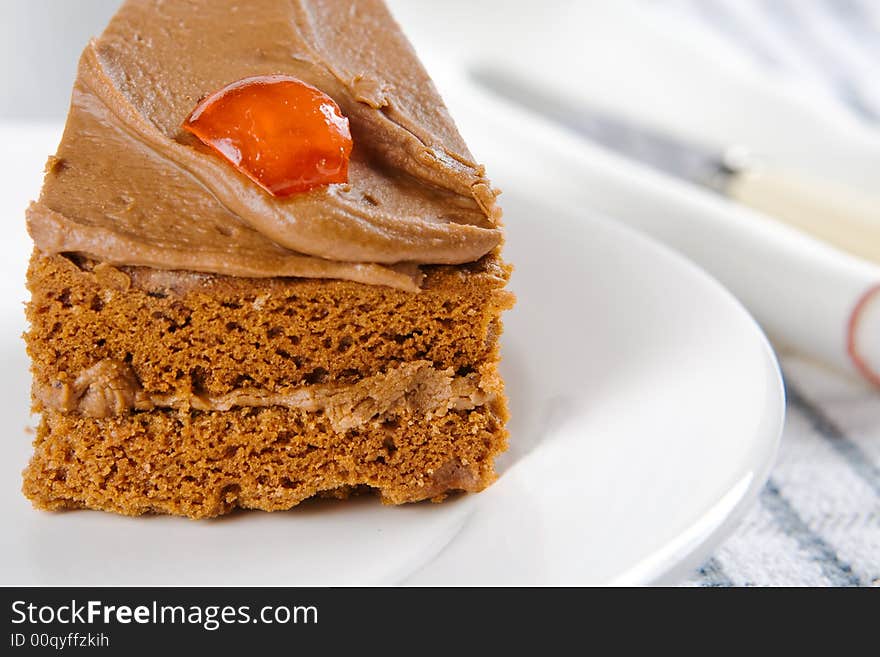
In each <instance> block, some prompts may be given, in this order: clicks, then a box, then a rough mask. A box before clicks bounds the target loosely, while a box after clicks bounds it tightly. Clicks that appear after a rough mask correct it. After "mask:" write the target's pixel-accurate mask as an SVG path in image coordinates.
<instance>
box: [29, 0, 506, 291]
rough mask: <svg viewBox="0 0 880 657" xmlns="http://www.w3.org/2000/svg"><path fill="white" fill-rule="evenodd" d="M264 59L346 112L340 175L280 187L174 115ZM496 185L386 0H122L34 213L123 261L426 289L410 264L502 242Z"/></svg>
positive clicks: (61, 241)
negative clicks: (206, 143) (259, 179)
mask: <svg viewBox="0 0 880 657" xmlns="http://www.w3.org/2000/svg"><path fill="white" fill-rule="evenodd" d="M270 74H285V75H292V76H295V77H297V78H299V79H301V80H303V81H305V82H307V83H309V84H312V85H314V86H316V87H318V88H319V89H321V90H322V91H324V92H325V93H327V94H328V95H329V96H331V97H332V98H333V99H334V100H335V101H336V103H337V104H338V105H339V106H340V108H341V109H342V111H343V113H344V114H345V115H346V116H347V117H348V118H349V120H350V123H351V130H352V137H353V139H354V152H353V154H352V160H351V163H350V169H349V182H348V183H347V184H335V185H329V186H325V187H322V188H318V189H315V190H312V191H310V192H307V193H303V194H297V195H294V196H292V197H289V198H285V199H280V198H276V197H273V196H271V195H270V194H268V193H267V192H265V191H263V190H262V189H260V188H259V187H258V186H257V185H256V184H254V183H253V182H251V181H250V180H248V179H247V178H246V177H245V176H243V175H242V174H240V173H239V172H237V171H236V170H235V169H234V168H233V167H231V166H229V165H228V164H227V163H226V162H224V161H223V160H222V159H221V158H219V157H218V156H217V155H215V154H214V153H212V152H210V151H209V150H207V149H206V148H204V147H203V146H201V144H199V143H198V142H197V141H196V140H195V138H194V137H192V136H191V135H189V134H187V133H186V132H185V131H183V130H182V128H181V124H182V122H183V121H184V119H185V118H186V116H187V115H188V114H189V112H190V111H191V110H192V109H193V107H195V105H196V104H197V102H198V101H199V99H200V98H202V97H204V96H205V95H207V94H209V93H211V92H213V91H216V90H217V89H220V88H222V87H224V86H225V85H227V84H228V83H230V82H233V81H235V80H238V79H241V78H245V77H248V76H254V75H270ZM496 196H497V192H495V191H494V190H493V189H492V187H491V185H490V183H489V181H488V180H487V179H486V177H485V173H484V170H483V168H482V167H481V166H478V165H477V164H475V163H474V162H473V159H472V157H471V155H470V153H469V152H468V149H467V146H466V145H465V143H464V141H463V140H462V138H461V136H460V135H459V134H458V131H457V130H456V128H455V125H454V123H453V122H452V120H451V118H450V117H449V114H448V112H447V110H446V108H445V107H444V105H443V102H442V100H441V99H440V97H439V95H438V94H437V92H436V90H435V89H434V86H433V84H432V82H431V80H430V78H429V77H428V75H427V73H426V72H425V70H424V69H423V67H422V66H421V64H420V63H419V61H418V59H417V58H416V56H415V53H414V52H413V50H412V48H411V46H410V45H409V43H408V42H407V41H406V38H405V37H404V36H403V34H402V33H401V31H400V29H399V28H398V27H397V25H396V23H395V22H394V21H393V19H392V18H391V16H390V14H389V13H388V11H387V9H386V8H385V6H384V4H383V3H382V2H381V1H380V0H344V1H343V0H249V1H248V2H239V1H238V0H188V1H184V0H128V2H126V3H125V4H124V5H123V7H122V9H121V10H120V11H119V12H118V14H117V15H116V16H115V17H114V19H113V20H112V22H111V23H110V25H109V27H108V28H107V30H106V31H105V32H104V34H103V35H102V36H101V38H100V39H98V40H96V41H93V42H92V43H90V44H89V46H88V47H87V48H86V50H85V52H84V53H83V56H82V59H81V60H80V66H79V74H78V78H77V82H76V85H75V87H74V92H73V98H72V105H71V111H70V114H69V117H68V123H67V127H66V130H65V133H64V137H63V139H62V142H61V145H60V146H59V149H58V153H57V155H56V156H54V157H53V158H51V159H50V162H49V166H48V167H47V175H46V181H45V185H44V188H43V193H42V195H41V198H40V200H39V202H37V203H35V204H32V206H31V208H30V209H29V211H28V228H29V231H30V233H31V236H32V237H33V239H34V241H35V243H36V245H37V247H38V248H39V249H40V250H41V251H44V252H47V253H59V252H75V253H80V254H83V255H87V256H89V257H92V258H95V259H98V260H102V261H104V262H107V263H109V264H114V265H144V266H149V267H155V268H159V269H172V270H174V269H184V270H190V271H202V272H211V273H219V274H226V275H232V276H254V277H270V276H305V277H326V278H340V279H349V280H356V281H361V282H365V283H373V284H380V285H391V286H394V287H399V288H403V289H416V288H417V287H418V284H419V282H420V275H419V272H418V268H417V266H418V265H422V264H460V263H464V262H471V261H474V260H477V259H479V258H480V257H481V256H483V255H485V254H486V253H488V252H490V251H491V250H493V249H494V248H495V247H496V246H498V245H499V244H500V242H501V239H502V235H501V229H500V226H499V219H500V210H499V209H498V207H497V205H496V203H495V198H496Z"/></svg>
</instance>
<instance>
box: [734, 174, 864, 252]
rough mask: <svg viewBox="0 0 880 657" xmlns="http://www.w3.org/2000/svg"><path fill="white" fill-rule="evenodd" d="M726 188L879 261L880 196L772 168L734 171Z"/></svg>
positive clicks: (795, 224) (758, 207)
mask: <svg viewBox="0 0 880 657" xmlns="http://www.w3.org/2000/svg"><path fill="white" fill-rule="evenodd" d="M725 193H726V194H727V196H729V197H730V198H732V199H734V200H736V201H738V202H740V203H742V204H743V205H747V206H748V207H750V208H752V209H754V210H758V211H759V212H761V213H763V214H765V215H768V216H770V217H772V218H774V219H778V220H780V221H782V222H784V223H787V224H789V225H791V226H793V227H795V228H799V229H800V230H802V231H804V232H806V233H809V234H811V235H813V236H814V237H817V238H819V239H821V240H823V241H825V242H827V243H829V244H831V245H833V246H836V247H837V248H839V249H842V250H843V251H848V252H849V253H852V254H854V255H856V256H860V257H862V258H865V259H867V260H871V261H873V262H876V263H880V196H877V197H871V196H869V195H867V194H864V193H861V192H859V191H857V190H854V189H850V188H848V187H844V186H842V185H838V184H836V183H829V182H826V181H822V180H817V179H813V178H810V177H807V176H802V175H800V174H796V173H793V172H788V171H785V172H783V171H779V170H774V169H767V170H749V169H746V170H744V171H739V172H736V173H734V174H733V175H732V176H731V178H730V180H729V181H728V183H727V186H726V189H725Z"/></svg>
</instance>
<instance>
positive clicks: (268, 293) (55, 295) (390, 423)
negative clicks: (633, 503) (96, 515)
mask: <svg viewBox="0 0 880 657" xmlns="http://www.w3.org/2000/svg"><path fill="white" fill-rule="evenodd" d="M424 271H425V273H426V277H425V281H424V283H423V285H422V289H421V291H419V292H417V293H412V292H408V291H402V290H397V289H393V288H390V287H384V286H376V285H365V284H361V283H356V282H350V281H341V280H340V281H333V280H323V279H318V280H310V279H303V278H263V279H254V278H239V277H228V276H221V275H215V274H201V273H195V272H180V271H164V270H158V269H150V268H145V267H113V266H110V265H108V264H106V263H100V262H96V261H93V260H90V259H87V258H84V257H77V256H71V255H60V254H56V255H45V254H42V253H40V252H39V251H35V252H34V255H33V257H32V260H31V263H30V268H29V271H28V279H27V280H28V286H29V289H30V291H31V293H32V298H31V301H30V303H29V304H28V306H27V317H28V320H29V321H30V329H29V331H28V332H27V334H26V336H25V338H26V341H27V348H28V353H29V355H30V356H31V358H32V361H33V367H32V370H33V377H34V383H33V404H34V411H35V412H37V413H40V414H42V419H41V422H40V424H39V427H38V430H37V434H36V438H35V441H34V448H35V451H34V456H33V458H32V460H31V462H30V465H29V466H28V468H27V470H26V471H25V474H24V492H25V494H26V495H27V496H28V497H29V498H30V499H31V500H32V501H33V502H34V504H35V505H36V506H38V507H40V508H44V509H64V508H82V507H87V508H92V509H102V510H107V511H114V512H117V513H122V514H128V515H138V514H143V513H168V514H176V515H184V516H189V517H192V518H204V517H211V516H217V515H220V514H223V513H227V512H229V511H230V510H232V509H234V508H235V507H243V508H252V509H263V510H267V511H273V510H282V509H289V508H291V507H293V506H295V505H296V504H298V503H300V502H301V501H303V500H305V499H307V498H310V497H312V496H315V495H320V494H329V495H335V496H345V495H347V494H348V493H350V492H351V491H354V490H363V489H374V490H376V491H378V493H379V495H380V496H381V498H382V500H383V501H384V502H387V503H392V504H399V503H404V502H413V501H418V500H425V499H431V500H435V501H439V500H441V499H443V497H444V496H445V495H446V494H448V493H449V492H451V491H479V490H481V489H483V488H484V487H486V486H487V485H488V484H490V483H491V482H492V481H493V479H494V478H495V472H494V467H493V460H494V457H495V456H496V455H497V454H498V453H500V452H501V451H503V450H504V449H505V446H506V439H507V433H506V430H505V422H506V420H507V408H506V402H505V398H504V394H503V384H502V381H501V379H500V377H499V376H498V373H497V369H496V368H497V364H498V359H499V345H498V338H499V336H500V334H501V320H500V315H501V313H502V311H504V310H506V309H508V308H509V307H510V306H511V305H512V304H513V296H512V295H511V294H510V293H509V292H508V291H506V290H504V286H505V285H506V283H507V280H508V277H509V273H510V272H509V268H508V267H507V265H505V264H504V263H503V262H502V261H501V259H500V257H499V255H498V253H497V252H495V253H491V254H489V255H487V256H485V257H483V258H482V259H480V260H479V261H477V262H475V263H471V264H466V265H457V266H445V265H437V266H428V267H425V268H424Z"/></svg>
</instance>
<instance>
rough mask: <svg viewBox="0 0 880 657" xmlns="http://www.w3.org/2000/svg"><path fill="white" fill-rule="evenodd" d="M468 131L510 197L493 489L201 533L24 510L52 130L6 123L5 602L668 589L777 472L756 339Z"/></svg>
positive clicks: (774, 405)
mask: <svg viewBox="0 0 880 657" xmlns="http://www.w3.org/2000/svg"><path fill="white" fill-rule="evenodd" d="M466 124H467V133H468V136H470V137H471V139H472V140H474V139H475V137H476V139H475V141H476V142H478V143H476V144H475V150H476V151H477V152H479V154H480V156H481V159H482V160H484V161H486V163H487V165H488V167H489V170H490V172H491V173H492V175H493V179H494V180H495V181H497V183H498V184H499V186H500V187H502V188H503V189H506V190H507V193H506V194H505V196H504V207H505V211H506V222H507V225H508V232H509V237H508V245H507V255H508V257H509V259H510V260H511V261H513V262H514V263H515V264H516V266H517V271H516V274H515V277H514V280H513V283H512V287H513V289H514V291H515V292H516V293H517V294H518V296H519V304H518V306H517V308H516V309H515V310H514V311H512V312H511V313H509V315H508V316H507V318H506V332H505V336H504V354H505V362H504V375H505V377H506V380H507V385H508V391H509V395H510V403H511V409H512V414H513V419H512V421H511V424H510V430H511V448H510V451H509V452H508V453H507V454H506V455H504V456H503V457H502V458H501V460H500V461H499V471H500V473H501V477H500V479H499V480H498V482H497V483H496V484H495V485H494V486H492V487H491V488H490V489H488V490H487V491H485V492H484V493H481V494H479V495H470V496H464V497H459V498H457V499H455V500H453V501H450V502H447V503H445V504H442V505H430V504H425V505H414V506H406V507H400V508H391V507H383V506H381V505H380V504H379V503H378V502H377V501H376V500H374V499H371V498H361V499H357V500H354V501H350V502H344V503H340V502H319V503H310V504H308V505H306V506H303V507H300V508H299V509H295V510H293V511H291V512H288V513H276V514H264V513H239V514H234V515H233V516H231V517H228V518H225V519H220V520H217V521H207V522H193V521H189V520H184V519H178V518H166V517H149V518H140V519H133V518H123V517H118V516H113V515H109V514H102V513H94V512H86V511H83V512H69V513H60V514H51V513H44V512H39V511H35V510H33V509H32V508H31V506H30V504H29V503H28V502H27V500H25V499H24V498H23V497H22V496H21V494H20V492H19V489H20V471H21V469H22V468H23V467H24V465H25V463H26V461H27V458H28V455H29V451H30V446H29V441H30V437H29V435H27V434H26V433H25V432H24V430H23V428H24V427H25V425H26V424H28V423H29V419H28V415H27V407H28V404H29V401H28V394H29V393H28V389H29V376H28V373H27V360H26V356H25V354H24V349H23V345H22V343H21V341H20V339H19V335H20V333H21V331H22V330H23V320H22V319H21V306H20V303H21V300H22V299H23V298H24V290H23V288H22V285H21V281H22V280H23V276H24V269H23V268H24V266H25V263H26V258H27V253H28V252H29V243H28V241H27V239H26V236H25V235H24V233H23V228H22V224H23V217H22V212H23V209H24V207H25V205H26V202H27V199H28V198H30V197H33V195H34V194H35V193H36V191H37V187H38V185H39V175H38V174H37V172H38V171H40V169H41V166H42V163H43V161H44V160H45V156H46V154H47V153H49V152H51V151H52V150H53V149H54V145H55V141H56V140H57V138H58V131H57V129H41V128H25V127H22V126H0V139H2V140H3V142H4V144H6V145H8V146H9V153H10V155H9V156H8V158H7V159H6V160H5V161H4V163H3V164H2V165H0V180H4V181H7V184H8V185H9V188H8V189H5V190H0V192H2V193H0V204H2V207H0V209H2V213H3V216H4V217H5V220H6V225H7V231H8V237H7V239H6V240H5V241H3V242H2V244H3V248H2V251H0V256H2V263H0V267H2V268H3V271H2V273H3V276H2V278H0V281H2V282H3V285H4V286H5V287H3V288H0V292H2V297H0V308H2V309H3V318H4V321H3V322H2V324H0V349H2V350H3V351H2V353H3V354H4V356H5V361H4V364H5V366H6V367H5V372H4V375H3V378H2V379H0V412H2V417H3V422H4V423H5V427H6V430H5V437H4V443H3V447H2V458H0V510H2V514H3V524H4V527H5V528H6V529H5V531H4V532H3V533H2V535H0V584H30V585H41V584H51V585H62V584H89V585H100V584H104V585H132V584H143V585H149V584H156V585H161V584H176V585H197V584H204V585H237V584H250V585H297V584H322V585H340V584H393V583H407V584H641V583H657V582H672V581H675V580H676V579H677V578H680V577H682V576H684V575H685V574H686V573H687V572H689V569H690V568H692V567H694V566H696V565H697V564H698V563H699V562H700V560H702V559H704V558H705V557H706V556H707V555H708V554H709V553H710V551H711V550H712V549H713V548H714V547H715V546H716V545H717V544H718V543H719V542H720V541H721V540H722V538H724V537H725V536H726V535H727V534H728V533H729V532H730V531H731V529H732V528H733V526H734V525H735V523H736V521H737V520H738V518H739V517H740V516H741V515H742V513H743V512H744V510H745V509H746V508H747V506H748V504H749V503H750V502H751V501H753V499H754V497H755V495H756V493H757V491H758V490H759V489H760V486H761V485H762V484H763V482H764V480H765V479H766V476H767V474H768V471H769V468H770V466H771V464H772V461H773V457H774V455H775V451H776V445H777V441H778V437H779V433H780V430H781V424H782V416H783V411H784V404H783V393H782V387H781V382H780V378H779V373H778V369H777V365H776V362H775V359H774V357H773V355H772V351H771V349H770V348H769V346H768V344H767V342H766V340H765V338H764V336H763V335H762V333H761V331H760V330H759V329H758V327H757V326H756V324H755V323H754V321H753V320H752V319H751V318H750V317H749V315H748V314H747V313H746V312H745V311H744V310H743V309H742V307H741V306H740V305H739V304H738V303H737V302H736V301H735V300H734V299H733V298H732V297H731V296H730V295H729V294H728V293H727V292H726V291H725V290H724V289H723V288H721V286H720V285H718V284H717V283H715V282H714V281H713V280H711V279H710V278H709V277H707V276H706V275H705V274H704V273H702V272H701V271H700V270H699V269H697V268H696V267H695V266H693V265H691V264H689V263H688V262H687V261H685V260H684V259H682V258H680V257H678V256H676V255H674V254H672V253H671V252H669V251H668V250H666V249H665V248H663V247H661V246H658V245H657V244H655V243H653V242H651V241H649V240H647V239H645V238H643V237H640V236H639V235H637V234H635V233H633V232H631V231H629V230H626V229H623V228H621V227H618V226H616V225H614V224H612V223H611V222H609V221H607V220H603V219H601V218H597V217H593V216H590V215H589V214H588V213H587V212H585V211H583V210H582V209H579V208H577V207H566V204H565V199H564V197H563V198H558V197H557V198H556V200H555V202H554V204H553V205H551V204H548V203H546V202H544V201H542V198H543V196H544V194H542V191H543V190H541V189H540V188H537V187H535V185H536V184H537V182H536V181H537V180H538V178H537V177H535V176H534V167H535V166H539V163H540V161H541V158H542V154H541V153H539V152H538V151H537V150H536V151H535V152H525V153H524V152H523V150H522V149H523V148H524V144H523V143H519V142H516V140H515V139H514V136H512V135H500V134H493V129H492V125H491V123H490V122H486V121H483V120H482V119H480V118H479V116H477V115H474V116H473V117H472V118H471V119H469V122H466ZM477 133H479V136H477ZM544 155H545V156H546V154H544ZM515 190H516V191H515Z"/></svg>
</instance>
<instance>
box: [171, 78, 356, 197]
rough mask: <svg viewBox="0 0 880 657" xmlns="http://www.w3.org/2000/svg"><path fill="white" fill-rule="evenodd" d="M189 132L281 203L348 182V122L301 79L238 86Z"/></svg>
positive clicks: (202, 113)
mask: <svg viewBox="0 0 880 657" xmlns="http://www.w3.org/2000/svg"><path fill="white" fill-rule="evenodd" d="M183 127H184V129H185V130H187V131H189V132H191V133H192V134H194V135H195V136H196V137H198V138H199V140H201V141H202V142H203V143H204V144H206V145H207V146H210V147H211V148H212V149H214V150H215V151H216V152H217V153H219V154H220V155H221V156H222V157H223V158H225V159H226V160H228V161H229V162H230V164H232V165H233V166H234V167H236V168H237V169H238V170H239V171H241V172H242V173H243V174H245V175H246V176H247V177H248V178H250V179H251V180H253V181H254V182H255V183H257V184H258V185H260V186H261V187H262V188H263V189H265V190H266V191H268V192H270V193H271V194H274V195H275V196H289V195H291V194H296V193H299V192H307V191H309V190H310V189H314V188H316V187H320V186H321V185H329V184H331V183H344V182H348V161H349V158H350V157H351V148H352V142H351V132H350V131H349V127H348V119H347V118H346V117H345V116H343V114H342V112H341V111H340V109H339V106H338V105H337V104H336V103H335V102H334V101H333V99H332V98H330V96H328V95H327V94H325V93H324V92H323V91H321V90H320V89H316V88H315V87H313V86H311V85H310V84H306V83H305V82H303V81H302V80H298V79H297V78H294V77H290V76H286V75H266V76H258V77H251V78H245V79H243V80H239V81H238V82H233V83H232V84H230V85H227V86H226V87H224V88H223V89H220V90H219V91H217V92H215V93H213V94H211V95H210V96H208V97H206V98H205V99H204V100H202V101H201V102H199V104H198V105H197V106H196V108H195V109H194V110H193V111H192V114H190V115H189V117H187V119H186V121H184V124H183Z"/></svg>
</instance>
